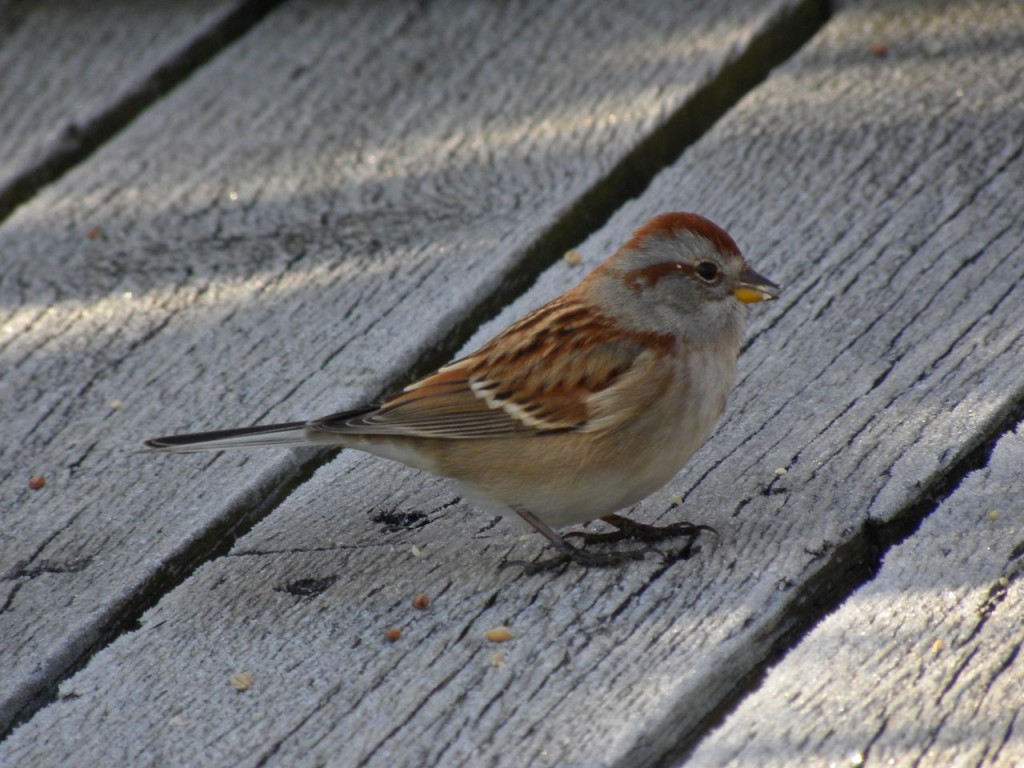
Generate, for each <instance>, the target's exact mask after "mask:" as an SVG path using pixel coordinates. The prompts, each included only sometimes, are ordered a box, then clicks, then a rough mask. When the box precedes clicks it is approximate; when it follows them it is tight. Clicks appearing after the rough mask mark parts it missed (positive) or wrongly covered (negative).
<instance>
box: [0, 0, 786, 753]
mask: <svg viewBox="0 0 1024 768" xmlns="http://www.w3.org/2000/svg"><path fill="white" fill-rule="evenodd" d="M797 5H798V4H796V3H792V2H790V3H786V2H778V3H772V4H767V5H766V4H762V3H754V2H746V3H743V2H737V3H732V4H729V5H728V6H726V7H722V6H720V5H718V4H707V5H705V6H692V7H689V6H687V7H676V6H664V5H662V4H656V3H651V4H648V5H643V6H641V7H638V8H635V9H629V10H626V9H622V8H620V7H619V4H617V3H612V2H607V3H587V4H579V3H571V2H561V3H546V4H529V3H521V4H512V5H506V4H490V3H455V2H452V3H436V4H427V5H421V4H410V3H406V2H374V3H346V4H339V5H338V6H337V7H335V6H332V5H329V4H305V3H294V4H288V5H285V6H283V7H282V8H281V9H280V10H279V11H277V12H275V13H273V14H271V15H269V16H268V17H267V18H266V19H265V20H264V21H263V22H262V23H261V24H260V25H258V26H257V27H256V28H254V29H253V30H252V31H251V33H250V34H248V35H246V36H245V38H244V39H242V40H240V41H239V42H238V43H237V44H236V45H234V46H232V47H231V48H230V49H228V50H226V51H225V52H224V53H223V54H222V55H221V56H219V57H217V58H216V59H214V60H213V61H211V62H210V63H209V64H208V65H207V66H205V67H203V68H202V69H201V70H200V71H199V72H197V73H196V75H195V76H193V77H192V78H190V79H189V80H188V81H187V82H185V83H183V84H182V86H181V87H179V88H177V89H176V90H175V91H174V92H173V93H171V94H169V95H168V96H167V97H166V98H165V99H162V100H161V101H160V102H159V103H158V104H156V105H154V106H153V107H152V108H151V109H149V110H147V111H146V112H145V113H143V114H142V115H141V116H140V117H139V118H138V119H137V120H136V121H135V122H134V123H133V124H132V125H131V126H130V128H128V129H126V130H125V131H124V132H123V133H121V134H119V135H118V136H117V138H116V140H114V141H111V142H110V143H109V144H107V145H105V146H104V147H103V148H102V149H100V150H99V151H97V152H96V153H95V154H93V155H92V156H91V157H90V158H89V159H88V162H87V163H84V164H82V165H81V166H80V167H78V168H76V169H75V170H73V171H72V172H70V173H68V174H67V175H66V176H65V177H64V178H62V179H61V181H60V183H58V184H55V185H53V186H52V187H49V188H46V189H44V190H43V191H42V192H40V193H39V194H38V195H37V196H36V197H35V198H34V199H33V200H32V201H31V202H30V203H29V204H26V205H24V206H22V207H21V208H19V209H18V211H17V212H16V214H15V215H13V216H12V217H11V218H10V219H8V220H7V221H6V222H5V223H4V225H3V227H2V228H0V252H2V253H3V255H4V270H3V272H2V274H0V329H2V330H0V333H2V336H0V355H2V356H3V365H2V367H0V377H2V378H0V384H2V387H0V397H2V401H0V402H2V407H3V412H4V414H5V419H6V421H5V425H4V435H5V440H4V441H3V445H2V446H0V452H2V453H0V456H2V459H3V460H2V463H0V480H2V482H0V509H2V510H3V511H4V521H3V526H2V532H0V563H2V564H3V566H2V568H0V574H2V575H0V590H2V591H0V635H2V637H3V642H2V643H0V669H3V670H4V673H3V691H2V698H0V722H3V723H8V722H10V721H11V718H12V717H14V716H15V715H16V714H17V713H18V712H19V711H21V710H22V709H23V707H25V706H27V705H30V704H31V703H32V702H33V701H35V702H38V701H39V700H40V697H44V698H45V696H46V692H47V691H48V690H49V689H50V688H51V687H52V686H53V685H54V683H55V681H56V680H58V679H59V678H60V676H61V675H62V674H64V672H65V671H66V670H68V669H69V668H70V667H71V666H73V665H74V664H75V663H77V662H79V661H80V660H82V659H83V658H87V657H88V655H89V653H90V652H91V650H92V649H93V648H95V647H96V646H97V645H98V644H102V643H104V642H106V641H108V640H109V639H110V637H111V636H112V635H114V634H116V633H118V632H120V631H123V630H124V629H125V624H126V622H131V621H133V620H134V617H135V616H137V614H138V613H139V611H140V610H141V607H142V606H145V605H147V604H148V603H149V602H152V601H153V600H155V599H156V597H157V596H159V595H160V594H162V593H163V592H164V591H166V590H167V589H168V584H173V583H175V581H176V580H180V578H181V575H180V572H181V571H182V570H183V569H184V570H185V571H186V572H187V569H188V568H190V567H193V566H194V564H195V562H196V561H197V560H201V559H202V558H204V557H206V556H208V555H209V553H210V552H211V551H217V548H218V546H220V547H223V546H224V545H222V544H221V542H223V541H230V540H231V536H232V535H233V532H234V531H236V530H237V529H239V528H242V529H244V528H245V527H246V526H247V525H250V524H251V521H252V520H253V519H258V518H259V517H260V516H261V515H262V514H265V513H266V510H267V509H268V508H269V507H272V506H273V505H274V504H275V503H276V501H277V500H278V499H279V498H280V496H281V495H282V494H284V493H286V492H287V490H288V483H291V482H294V481H295V478H296V477H301V476H302V472H303V471H304V470H303V467H308V466H309V464H308V459H309V457H308V456H307V457H301V456H300V457H295V456H293V455H291V454H281V453H275V452H270V453H263V454H252V455H244V456H243V455H237V456H233V457H226V456H225V457H222V456H212V457H210V456H205V457H199V458H196V459H186V460H184V461H177V460H171V461H167V460H166V459H159V458H154V457H149V456H139V455H136V454H135V453H133V451H134V450H135V449H136V447H138V446H140V441H141V440H142V439H144V438H146V437H152V436H154V435H156V434H162V433H167V432H172V431H175V430H182V429H202V428H213V427H218V426H230V425H233V424H245V423H252V422H254V421H258V420H265V419H277V418H285V417H287V418H297V417H301V416H316V415H320V414H326V413H329V412H331V411H334V410H337V409H339V408H342V407H345V406H352V405H355V404H358V403H360V402H364V401H365V400H368V399H371V398H373V397H376V396H378V395H379V394H380V393H381V392H382V390H384V389H386V388H387V387H388V386H389V385H393V384H394V383H395V382H397V381H399V380H400V379H401V378H403V377H404V376H406V375H408V371H409V369H410V368H411V367H413V365H414V364H415V363H417V361H419V360H421V359H423V357H424V356H429V355H430V354H431V351H432V350H435V349H437V348H441V349H445V348H446V347H445V346H444V345H445V343H446V342H445V340H446V338H447V337H448V335H449V334H450V333H451V332H452V331H453V329H457V328H458V326H459V324H460V323H462V322H464V321H466V319H467V316H468V315H470V314H471V312H472V311H473V309H474V308H478V307H480V306H481V305H485V304H486V303H487V301H488V297H491V296H494V295H499V294H501V293H502V291H503V290H505V286H506V284H510V285H512V286H513V287H514V286H515V285H517V284H518V283H517V282H516V280H517V275H518V273H519V271H520V268H521V264H522V262H523V261H524V260H529V259H530V258H533V257H535V256H536V254H533V252H532V249H535V248H536V247H537V244H538V243H539V242H541V241H542V240H543V238H544V237H545V236H546V235H547V233H550V232H552V231H553V230H556V229H558V228H559V227H564V226H565V218H566V216H567V212H568V211H572V210H574V206H576V205H577V204H578V203H579V201H580V200H582V199H584V197H585V196H586V195H589V194H593V193H594V192H595V190H599V191H600V192H601V194H602V195H603V196H604V197H605V198H607V197H608V196H609V195H612V194H613V193H614V190H610V189H608V188H605V187H602V184H604V183H605V180H606V179H607V178H613V174H614V172H615V169H617V168H619V167H620V166H621V165H622V164H623V163H624V162H625V160H627V159H628V158H629V157H630V153H631V152H633V151H634V150H635V149H636V148H637V147H640V146H642V145H643V144H644V142H645V141H646V140H647V139H648V138H649V137H650V136H651V135H652V134H656V133H657V132H658V130H659V128H661V127H663V126H665V125H669V124H671V118H672V117H673V116H674V115H676V114H678V113H679V111H680V110H681V109H683V108H684V107H685V106H686V105H687V104H689V103H690V99H691V98H692V97H693V96H694V95H695V94H697V93H699V92H700V89H701V88H702V87H703V86H705V85H707V84H708V83H710V82H713V81H714V78H715V77H716V75H717V73H719V72H721V71H722V70H723V69H724V68H726V67H727V66H728V65H729V63H730V62H732V61H734V60H736V59H737V58H738V57H740V56H742V55H743V54H744V52H745V46H747V45H748V44H750V42H751V40H752V39H753V38H754V36H755V35H756V34H757V33H758V32H763V31H764V30H766V29H771V28H772V26H771V25H772V23H773V20H775V19H777V14H779V13H780V12H781V11H782V10H785V9H787V8H793V7H797ZM5 114H6V113H5ZM575 226H579V225H578V224H577V225H575ZM547 258H549V259H550V258H554V255H553V254H548V256H547ZM433 355H434V357H439V355H438V354H437V353H436V352H434V353H433ZM437 362H440V360H437ZM304 462H306V463H304ZM37 474H38V475H44V476H45V477H46V486H45V488H44V489H41V490H38V491H33V490H30V489H29V488H28V486H27V483H28V479H29V477H30V476H32V475H37ZM377 477H378V480H379V479H380V477H379V475H377ZM143 743H146V740H145V739H143V740H141V741H139V742H137V743H136V745H139V744H143Z"/></svg>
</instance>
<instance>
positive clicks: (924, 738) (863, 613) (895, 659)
mask: <svg viewBox="0 0 1024 768" xmlns="http://www.w3.org/2000/svg"><path fill="white" fill-rule="evenodd" d="M1021 467H1024V430H1022V429H1021V428H1018V429H1017V431H1016V432H1014V433H1011V434H1009V435H1007V436H1006V437H1004V438H1003V439H1002V440H1000V441H999V443H998V444H997V445H996V447H995V450H994V452H993V453H992V456H991V460H990V461H989V463H988V464H987V466H986V467H985V468H983V469H980V470H977V471H975V472H973V473H971V474H970V475H968V476H967V478H966V479H965V480H964V482H963V483H962V484H961V486H960V488H959V489H958V490H957V491H956V493H954V494H953V495H952V496H951V497H949V498H948V499H946V500H945V501H944V502H943V503H942V505H941V506H940V507H939V508H938V509H937V510H936V511H935V513H934V514H933V515H931V516H930V517H929V518H928V519H927V520H926V521H925V522H924V524H923V525H922V526H921V528H920V530H919V531H917V532H916V533H915V534H914V536H913V537H912V538H911V539H910V540H908V541H907V542H906V543H904V544H902V545H901V546H899V547H897V548H896V549H895V550H893V551H892V552H890V553H889V554H888V556H887V557H886V559H885V565H884V567H883V568H882V570H881V572H880V573H879V574H878V577H877V578H876V579H874V580H873V581H872V582H871V583H870V584H868V585H866V586H865V587H864V588H863V589H860V590H858V591H857V592H856V593H855V594H854V595H852V596H851V598H850V599H849V600H848V601H846V603H845V604H844V605H843V607H842V608H841V609H840V610H839V611H837V612H836V613H835V614H834V615H832V616H829V617H828V619H827V620H826V621H824V622H822V623H821V625H820V626H818V627H817V628H816V629H815V630H814V631H813V632H812V633H811V634H810V635H809V636H808V637H807V638H806V639H805V640H804V641H803V642H802V643H801V644H800V646H799V647H798V648H796V649H795V650H794V651H793V652H792V653H791V654H789V655H788V656H787V657H786V659H785V660H784V661H783V662H782V663H781V664H779V666H777V667H776V668H775V669H773V670H772V672H771V674H770V675H769V676H768V678H767V680H766V681H765V683H764V685H763V686H762V687H761V688H760V690H758V691H757V693H756V694H754V695H752V696H750V697H749V698H748V699H747V700H745V701H744V702H743V704H742V706H740V707H739V708H738V709H737V711H736V712H735V713H733V714H732V715H731V716H730V717H729V719H728V720H727V721H726V722H725V724H724V725H723V726H722V727H721V728H720V729H719V730H717V731H715V732H714V733H713V734H711V736H709V737H708V739H707V740H706V741H705V742H704V743H702V744H701V745H700V748H699V749H698V750H697V751H696V753H695V754H694V755H693V757H692V759H691V760H689V761H687V765H693V766H740V765H763V766H796V765H810V764H814V763H815V761H817V762H818V763H820V764H822V765H829V764H834V765H893V766H904V765H908V766H909V765H929V766H930V765H935V766H940V765H980V766H1008V765H1021V764H1022V763H1024V732H1022V729H1021V722H1020V697H1021V690H1022V689H1024V659H1022V657H1021V653H1020V651H1021V644H1022V642H1024V628H1022V625H1021V621H1020V617H1021V615H1022V611H1024V590H1022V588H1021V583H1022V581H1024V580H1022V578H1021V576H1022V574H1024V536H1022V534H1021V531H1024V511H1022V510H1021V503H1020V500H1021V495H1022V493H1024V479H1022V474H1021Z"/></svg>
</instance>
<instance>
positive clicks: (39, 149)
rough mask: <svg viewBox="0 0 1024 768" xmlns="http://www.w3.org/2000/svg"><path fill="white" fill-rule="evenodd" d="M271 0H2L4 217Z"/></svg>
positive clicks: (0, 171) (0, 184) (0, 206)
mask: <svg viewBox="0 0 1024 768" xmlns="http://www.w3.org/2000/svg"><path fill="white" fill-rule="evenodd" d="M266 5H267V3H265V2H252V1H251V0H250V2H241V1H240V0H218V1H217V2H202V1H201V0H187V1H186V2H175V3H164V2H154V1H153V0H146V1H145V2H136V3H132V4H131V5H130V6H118V5H116V4H110V3H74V2H68V0H42V2H32V3H18V2H8V3H3V4H2V5H0V72H2V73H3V77H0V105H2V108H0V114H2V118H0V123H2V127H3V130H2V131H0V218H3V217H4V216H6V215H7V213H8V212H9V211H10V210H11V208H12V207H13V206H14V205H16V204H18V203H20V202H21V201H23V200H24V199H26V198H27V197H28V196H29V195H31V194H32V193H33V192H34V191H35V190H36V189H38V188H39V187H40V186H41V185H42V184H45V183H46V182H47V181H49V180H50V179H52V178H54V177H55V176H57V175H59V174H60V173H62V172H63V171H64V170H65V169H66V168H67V167H69V165H71V164H73V163H74V162H76V161H77V160H79V159H81V157H82V156H84V155H85V154H86V153H87V152H89V151H90V150H91V149H92V148H94V147H96V146H97V145H98V144H99V143H100V142H102V141H103V140H105V139H106V138H107V137H108V136H109V135H110V134H111V133H113V132H114V131H115V130H117V129H118V128H120V127H121V126H123V125H124V124H125V123H126V122H127V121H128V120H130V119H131V117H132V115H134V114H135V113H137V112H138V111H139V110H140V109H142V108H143V107H144V106H145V104H147V103H148V102H150V101H151V100H152V99H153V98H155V97H157V96H158V95H159V94H160V93H161V92H163V91H165V90H166V89H167V88H168V87H170V86H171V85H172V84H173V83H175V82H177V81H178V80H180V79H181V78H182V77H184V76H185V75H186V74H187V73H188V72H189V71H190V70H191V69H192V68H194V67H195V66H196V65H197V63H199V62H201V61H203V60H204V59H205V58H207V57H209V56H210V55H211V54H212V53H213V52H215V51H216V50H217V49H218V48H220V47H223V46H224V45H225V44H226V43H227V42H228V41H229V40H230V39H231V38H233V37H234V36H236V35H237V34H239V33H240V32H241V31H242V30H244V29H245V28H246V27H247V26H249V25H250V24H252V23H253V21H255V20H257V19H258V18H259V16H260V15H261V14H262V13H263V12H264V6H266Z"/></svg>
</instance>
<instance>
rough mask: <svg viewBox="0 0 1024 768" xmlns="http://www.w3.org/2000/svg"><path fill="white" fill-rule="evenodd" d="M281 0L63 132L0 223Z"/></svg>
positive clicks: (12, 191) (243, 17)
mask: <svg viewBox="0 0 1024 768" xmlns="http://www.w3.org/2000/svg"><path fill="white" fill-rule="evenodd" d="M281 1H282V0H249V2H245V3H241V4H240V5H239V6H238V7H237V8H235V9H234V10H232V11H231V12H229V13H227V14H226V15H225V16H224V17H223V18H221V19H220V20H218V21H216V22H214V23H213V24H212V25H211V26H210V27H209V28H208V29H206V30H204V31H203V32H201V33H200V34H199V35H198V36H196V37H195V39H193V40H191V41H189V42H188V43H187V44H186V45H185V46H184V47H183V48H181V50H179V51H178V52H177V53H176V54H174V55H173V56H171V57H170V58H168V59H167V60H166V61H164V62H163V63H162V64H160V65H159V66H158V67H156V68H155V69H154V70H153V71H152V72H149V73H148V74H146V75H145V76H144V77H143V78H142V79H141V80H139V81H137V82H135V83H134V84H132V85H131V86H130V87H129V88H128V90H127V91H126V92H125V93H124V94H123V95H122V96H121V98H120V99H118V100H116V101H115V102H113V103H112V104H110V105H108V106H107V107H106V108H105V109H102V110H101V111H99V112H98V113H96V114H94V115H90V116H89V117H88V118H86V119H85V120H84V121H82V122H69V123H67V124H66V125H64V126H63V127H62V128H61V131H60V135H59V137H58V138H57V140H56V142H55V143H54V144H53V145H52V146H51V147H49V148H48V150H47V151H46V153H45V154H44V155H43V157H41V158H39V159H38V160H36V161H34V162H32V163H30V164H29V165H28V166H27V167H25V168H22V169H21V170H20V171H19V172H17V173H15V174H14V175H13V176H12V177H11V178H10V179H9V180H7V181H6V182H5V187H4V188H3V189H0V222H3V221H4V220H5V219H6V218H7V217H8V216H10V214H11V213H12V212H13V211H14V210H15V209H16V208H17V207H18V206H20V205H22V204H23V203H26V202H28V201H29V200H31V199H32V198H33V197H34V196H35V195H36V193H37V192H39V190H40V189H42V188H43V187H45V186H46V185H47V184H49V183H51V182H53V181H56V180H57V179H59V178H60V177H61V176H63V175H64V174H65V173H67V172H68V171H70V170H71V169H72V168H73V167H74V166H76V165H78V164H79V163H81V162H82V161H83V160H85V159H86V158H87V157H89V155H91V154H92V153H93V152H95V151H96V150H97V149H99V148H100V147H101V146H102V145H103V144H105V143H106V142H107V141H109V140H110V139H111V138H112V137H114V136H115V135H117V134H118V133H119V132H120V131H121V130H122V129H124V128H126V127H127V126H128V125H129V124H131V122H132V121H133V120H134V119H135V118H136V117H138V116H139V114H140V113H142V111H143V110H145V109H147V108H148V107H149V106H150V105H151V104H153V103H154V102H156V101H159V100H160V99H162V98H163V97H164V96H166V95H167V94H168V93H169V92H170V91H172V90H174V88H176V87H177V86H178V84H180V83H181V82H182V81H183V80H184V79H185V78H187V77H189V75H191V74H192V73H193V72H195V71H196V70H197V69H199V68H200V67H202V66H203V65H204V64H206V62H208V61H209V60H210V59H212V58H213V57H214V56H216V55H217V54H219V53H220V52H221V51H222V50H224V49H225V48H227V47H228V46H229V45H231V43H233V42H234V41H235V40H237V39H238V38H240V37H241V36H242V35H244V34H245V33H246V32H248V31H249V30H250V29H251V28H252V27H254V26H255V25H256V24H258V23H259V22H260V21H261V20H262V19H263V17H264V16H266V15H267V14H268V13H269V12H270V11H271V10H273V8H274V7H275V6H277V5H279V4H280V3H281Z"/></svg>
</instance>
